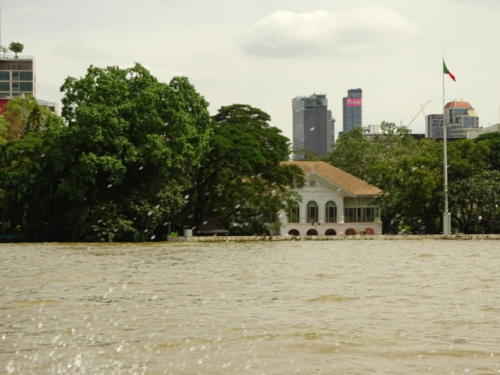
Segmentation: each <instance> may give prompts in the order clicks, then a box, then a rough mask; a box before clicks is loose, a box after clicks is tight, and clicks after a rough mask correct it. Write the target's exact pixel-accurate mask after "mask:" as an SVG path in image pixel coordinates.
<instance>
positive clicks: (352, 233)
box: [345, 228, 356, 236]
mask: <svg viewBox="0 0 500 375" xmlns="http://www.w3.org/2000/svg"><path fill="white" fill-rule="evenodd" d="M345 235H346V236H355V235H356V231H355V230H354V229H352V228H349V229H346V231H345Z"/></svg>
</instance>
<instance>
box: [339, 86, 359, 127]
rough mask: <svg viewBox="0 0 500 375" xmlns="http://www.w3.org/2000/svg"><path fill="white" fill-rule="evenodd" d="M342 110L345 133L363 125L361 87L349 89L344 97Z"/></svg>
mask: <svg viewBox="0 0 500 375" xmlns="http://www.w3.org/2000/svg"><path fill="white" fill-rule="evenodd" d="M342 111H343V120H344V123H343V128H342V132H343V133H345V132H348V131H349V130H351V129H353V128H355V127H359V126H362V125H363V91H362V90H361V89H350V90H348V91H347V96H346V97H344V98H343V99H342Z"/></svg>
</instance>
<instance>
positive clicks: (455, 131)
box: [426, 101, 479, 139]
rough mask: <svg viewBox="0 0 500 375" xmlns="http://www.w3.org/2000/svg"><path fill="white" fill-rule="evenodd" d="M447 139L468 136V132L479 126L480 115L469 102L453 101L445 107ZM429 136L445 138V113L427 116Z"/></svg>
mask: <svg viewBox="0 0 500 375" xmlns="http://www.w3.org/2000/svg"><path fill="white" fill-rule="evenodd" d="M444 114H445V116H444V119H445V121H446V128H447V129H446V133H447V137H446V138H447V139H463V138H467V133H468V132H470V131H471V130H472V131H474V129H478V128H479V116H478V115H477V113H476V111H475V109H474V108H473V107H472V105H471V104H470V103H469V102H466V101H453V102H449V103H447V104H446V105H445V107H444ZM426 133H427V137H428V138H434V139H443V137H444V132H443V115H442V114H433V115H427V117H426Z"/></svg>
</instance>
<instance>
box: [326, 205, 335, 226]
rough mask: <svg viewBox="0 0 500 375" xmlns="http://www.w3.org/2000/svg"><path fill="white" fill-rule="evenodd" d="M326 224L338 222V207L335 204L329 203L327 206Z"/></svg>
mask: <svg viewBox="0 0 500 375" xmlns="http://www.w3.org/2000/svg"><path fill="white" fill-rule="evenodd" d="M325 222H326V223H336V222H337V205H336V204H335V202H332V201H330V202H328V203H327V204H326V206H325Z"/></svg>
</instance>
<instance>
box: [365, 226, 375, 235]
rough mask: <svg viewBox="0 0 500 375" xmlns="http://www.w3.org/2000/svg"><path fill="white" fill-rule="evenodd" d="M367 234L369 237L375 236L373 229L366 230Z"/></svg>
mask: <svg viewBox="0 0 500 375" xmlns="http://www.w3.org/2000/svg"><path fill="white" fill-rule="evenodd" d="M365 234H367V235H373V234H375V231H374V230H373V229H372V228H366V229H365Z"/></svg>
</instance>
